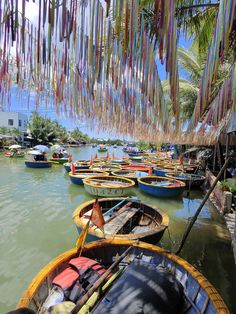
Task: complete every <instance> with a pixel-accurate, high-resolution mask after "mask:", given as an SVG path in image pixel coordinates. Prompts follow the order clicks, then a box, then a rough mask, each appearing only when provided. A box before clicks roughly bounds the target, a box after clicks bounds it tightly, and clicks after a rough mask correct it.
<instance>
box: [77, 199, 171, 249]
mask: <svg viewBox="0 0 236 314" xmlns="http://www.w3.org/2000/svg"><path fill="white" fill-rule="evenodd" d="M96 202H98V206H99V208H100V210H101V212H102V215H103V219H104V222H105V224H104V226H103V230H101V229H99V228H98V227H97V226H96V225H93V223H92V222H90V226H89V229H88V232H89V235H90V238H89V240H91V241H92V240H97V239H99V238H112V239H114V238H121V239H123V238H125V239H130V240H141V241H145V242H149V243H157V242H158V241H159V240H160V239H161V238H162V236H163V234H164V231H165V229H166V228H167V226H168V223H169V218H168V215H167V214H165V213H164V212H162V211H161V210H160V209H157V208H155V207H153V206H150V205H147V204H145V203H143V202H141V201H139V200H137V199H134V198H109V199H107V198H105V199H104V198H103V199H98V200H92V201H88V202H85V203H83V204H81V205H80V206H79V207H78V208H77V209H76V210H75V211H74V214H73V219H74V221H75V224H76V226H77V229H78V232H79V233H80V232H81V229H83V228H84V227H85V226H86V224H87V222H88V221H89V220H90V217H91V214H92V211H93V207H94V204H95V203H96ZM96 204H97V203H96Z"/></svg>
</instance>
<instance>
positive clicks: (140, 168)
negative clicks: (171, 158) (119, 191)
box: [121, 164, 150, 171]
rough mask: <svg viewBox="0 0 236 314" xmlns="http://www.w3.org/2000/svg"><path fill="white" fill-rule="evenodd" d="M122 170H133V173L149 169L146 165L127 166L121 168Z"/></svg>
mask: <svg viewBox="0 0 236 314" xmlns="http://www.w3.org/2000/svg"><path fill="white" fill-rule="evenodd" d="M121 169H122V170H133V171H148V170H149V169H150V166H147V165H143V164H142V165H140V164H138V165H128V166H122V167H121Z"/></svg>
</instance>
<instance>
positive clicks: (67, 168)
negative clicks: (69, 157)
mask: <svg viewBox="0 0 236 314" xmlns="http://www.w3.org/2000/svg"><path fill="white" fill-rule="evenodd" d="M63 167H64V168H65V170H66V172H70V171H71V164H70V163H67V162H66V163H64V165H63ZM89 167H90V166H89V165H76V164H75V170H83V169H89Z"/></svg>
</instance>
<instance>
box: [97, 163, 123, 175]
mask: <svg viewBox="0 0 236 314" xmlns="http://www.w3.org/2000/svg"><path fill="white" fill-rule="evenodd" d="M92 169H93V170H102V171H106V172H108V173H111V172H112V171H114V170H119V169H121V166H120V165H119V164H116V163H103V164H97V165H96V164H95V165H93V166H92Z"/></svg>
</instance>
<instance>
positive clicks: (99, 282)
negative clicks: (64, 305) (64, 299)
mask: <svg viewBox="0 0 236 314" xmlns="http://www.w3.org/2000/svg"><path fill="white" fill-rule="evenodd" d="M132 248H133V246H129V247H128V249H127V250H126V251H125V252H124V253H123V254H121V256H120V257H119V258H118V259H117V260H116V261H115V262H114V263H113V264H112V265H111V266H110V267H109V268H108V269H107V270H106V271H105V273H104V274H103V275H102V276H101V277H100V278H99V279H98V280H97V281H96V282H95V283H94V284H93V286H92V287H91V288H90V289H89V290H88V292H87V293H86V294H85V295H84V296H83V297H82V298H81V299H80V300H79V301H78V302H77V304H76V306H75V307H74V308H73V309H72V311H71V312H70V313H71V314H77V313H78V312H79V310H80V309H81V307H82V306H83V305H84V304H85V303H86V302H87V301H88V299H89V298H90V297H91V295H92V294H93V293H94V292H95V291H96V290H97V289H98V288H99V287H100V286H101V285H102V284H103V282H104V281H105V280H106V278H107V277H108V276H109V275H110V274H111V272H112V270H113V269H114V268H115V267H116V266H117V265H118V264H119V263H120V262H121V261H122V260H123V259H124V258H125V257H126V255H128V253H129V251H130V250H131V249H132Z"/></svg>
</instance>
